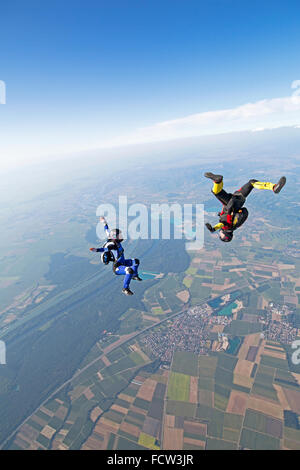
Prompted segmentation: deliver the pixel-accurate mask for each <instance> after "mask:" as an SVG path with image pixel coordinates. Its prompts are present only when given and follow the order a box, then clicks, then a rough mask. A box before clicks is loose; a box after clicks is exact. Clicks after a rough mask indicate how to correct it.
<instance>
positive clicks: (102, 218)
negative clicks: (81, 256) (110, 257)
mask: <svg viewBox="0 0 300 470" xmlns="http://www.w3.org/2000/svg"><path fill="white" fill-rule="evenodd" d="M99 220H100V222H102V223H103V225H104V230H105V233H106V236H107V238H109V228H108V225H107V222H106V219H105V217H103V216H101V217H100V218H99ZM111 249H112V248H111V247H110V246H108V247H105V248H90V251H94V252H97V253H103V252H104V251H110V250H111Z"/></svg>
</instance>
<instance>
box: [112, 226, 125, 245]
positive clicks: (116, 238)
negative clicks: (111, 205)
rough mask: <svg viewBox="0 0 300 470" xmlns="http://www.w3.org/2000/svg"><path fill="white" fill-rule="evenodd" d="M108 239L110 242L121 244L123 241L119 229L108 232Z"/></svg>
mask: <svg viewBox="0 0 300 470" xmlns="http://www.w3.org/2000/svg"><path fill="white" fill-rule="evenodd" d="M109 238H110V240H113V241H114V242H115V241H118V242H122V241H123V235H122V232H121V230H120V229H118V228H114V229H113V230H111V231H110V232H109Z"/></svg>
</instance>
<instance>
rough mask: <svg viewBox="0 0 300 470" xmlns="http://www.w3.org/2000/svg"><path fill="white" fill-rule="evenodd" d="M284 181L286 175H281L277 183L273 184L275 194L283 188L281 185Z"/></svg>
mask: <svg viewBox="0 0 300 470" xmlns="http://www.w3.org/2000/svg"><path fill="white" fill-rule="evenodd" d="M285 183H286V177H285V176H282V177H281V178H280V180H279V181H278V183H277V184H275V185H274V187H273V191H274V193H276V194H278V193H280V191H281V190H282V188H283V186H284V185H285Z"/></svg>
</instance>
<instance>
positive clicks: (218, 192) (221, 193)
mask: <svg viewBox="0 0 300 470" xmlns="http://www.w3.org/2000/svg"><path fill="white" fill-rule="evenodd" d="M211 192H212V193H213V194H214V195H215V196H216V198H217V199H218V200H219V201H220V202H221V203H222V204H224V205H225V206H226V204H228V202H229V201H230V199H231V197H232V194H231V193H227V192H226V191H225V190H224V189H223V177H222V180H221V181H220V182H219V183H216V182H215V181H214V185H213V187H212V190H211Z"/></svg>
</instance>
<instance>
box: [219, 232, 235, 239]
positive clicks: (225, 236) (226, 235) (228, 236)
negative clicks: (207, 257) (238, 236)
mask: <svg viewBox="0 0 300 470" xmlns="http://www.w3.org/2000/svg"><path fill="white" fill-rule="evenodd" d="M219 237H220V240H222V242H231V240H232V237H233V233H232V231H230V230H222V229H221V230H220V234H219Z"/></svg>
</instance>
